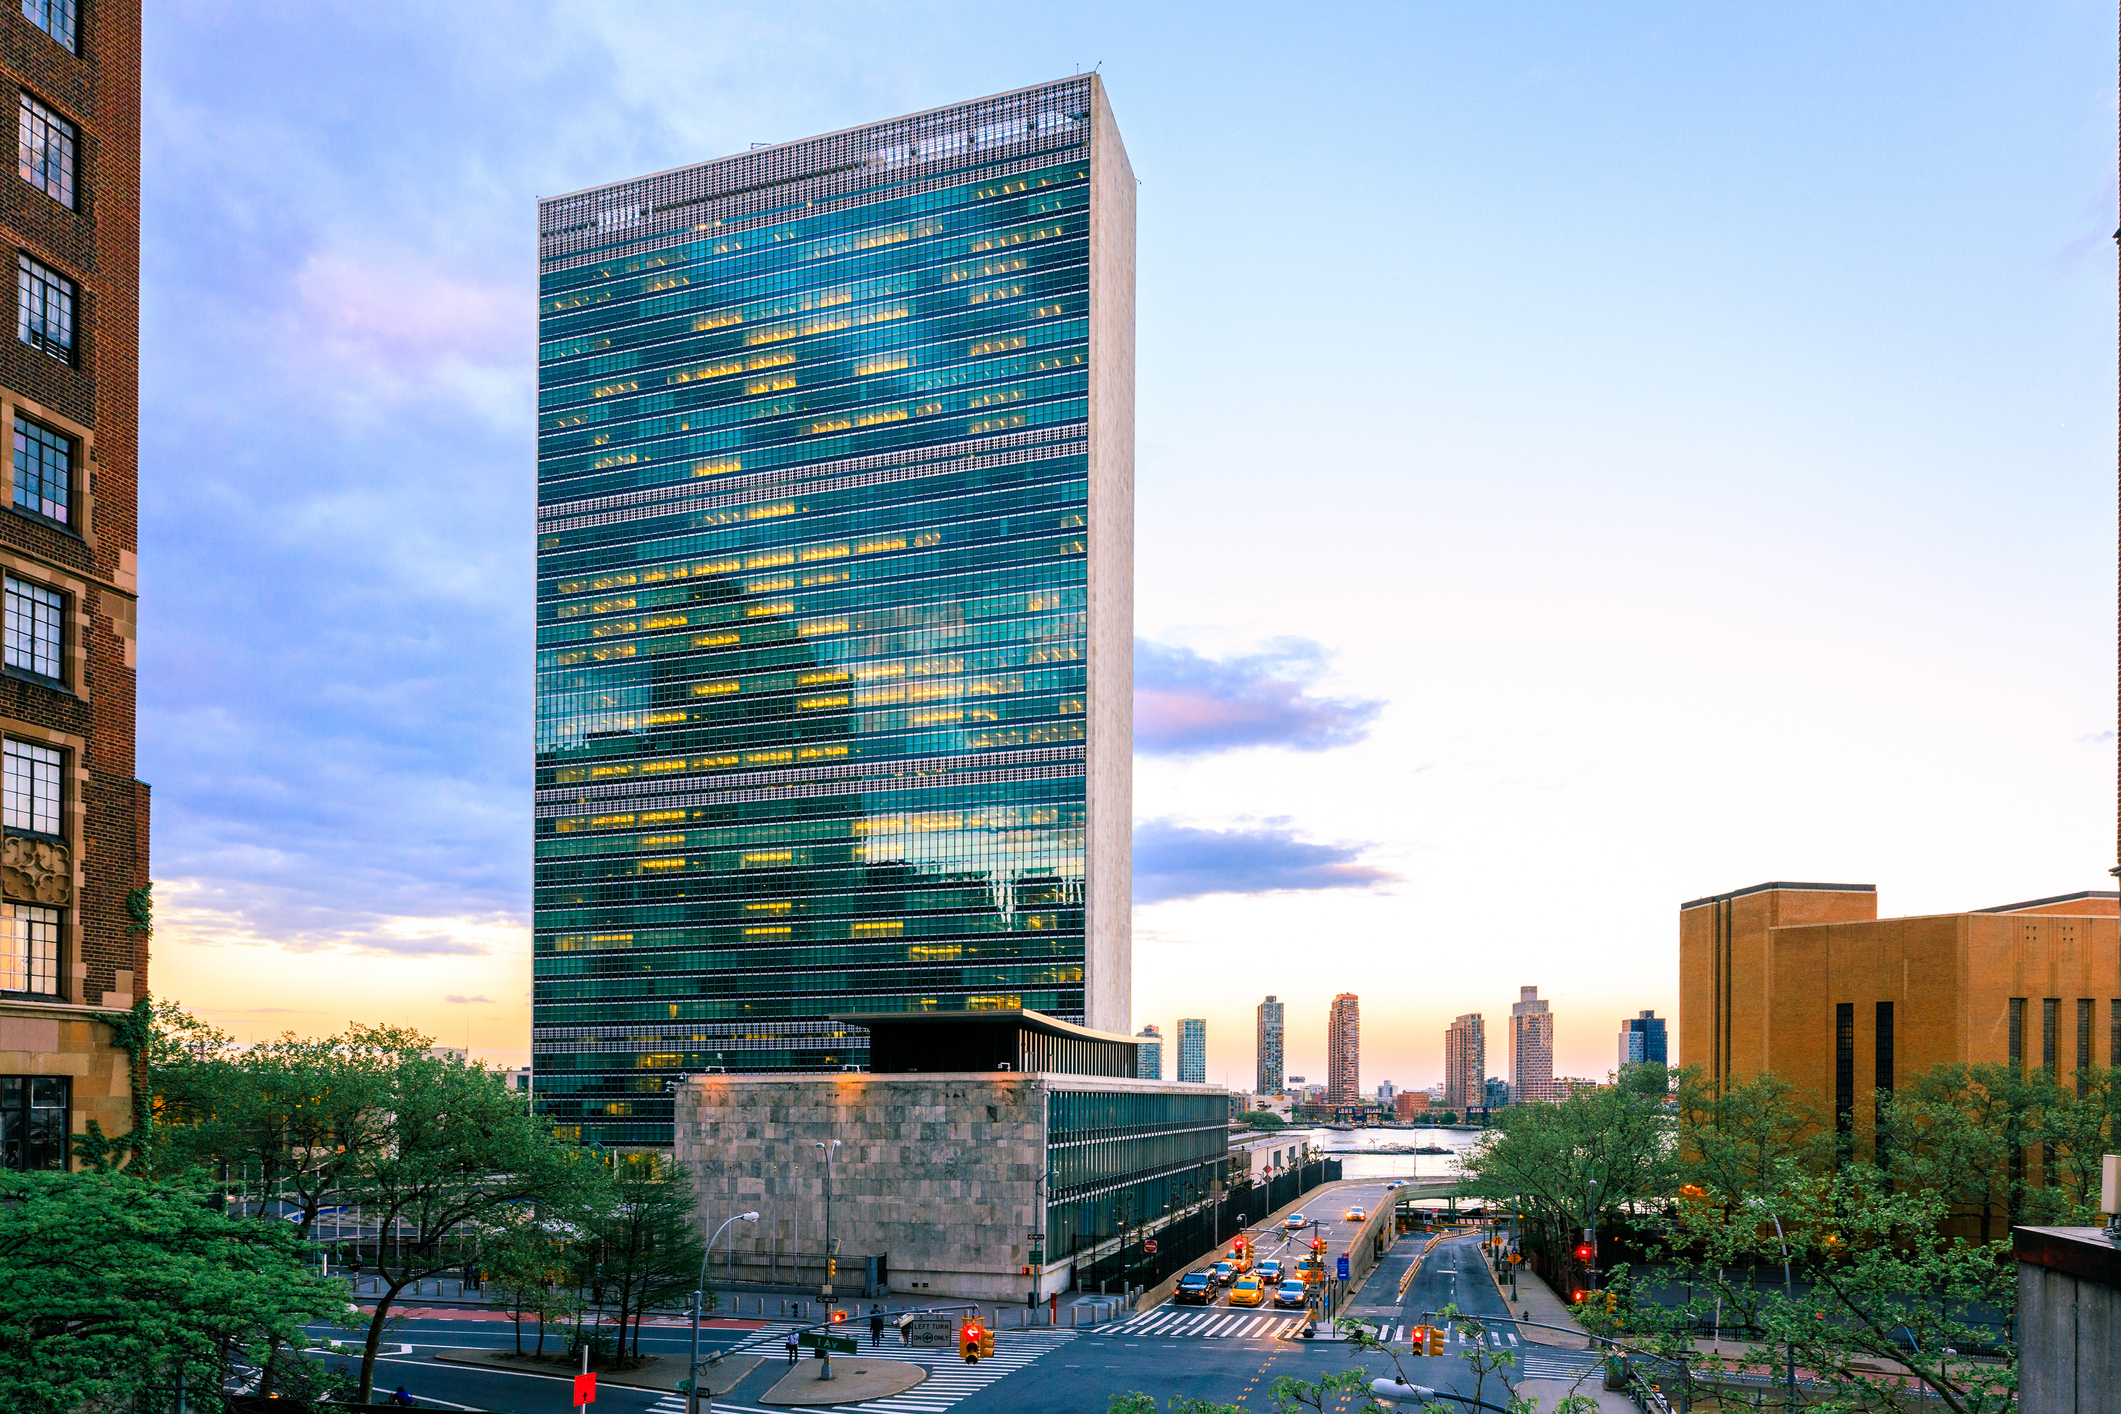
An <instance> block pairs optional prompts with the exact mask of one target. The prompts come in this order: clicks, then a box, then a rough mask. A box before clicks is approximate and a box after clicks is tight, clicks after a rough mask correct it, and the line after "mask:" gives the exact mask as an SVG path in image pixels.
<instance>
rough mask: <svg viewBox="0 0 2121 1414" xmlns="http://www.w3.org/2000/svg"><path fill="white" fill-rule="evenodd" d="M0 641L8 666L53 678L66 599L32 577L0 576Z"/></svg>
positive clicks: (61, 640) (62, 634) (63, 631)
mask: <svg viewBox="0 0 2121 1414" xmlns="http://www.w3.org/2000/svg"><path fill="white" fill-rule="evenodd" d="M0 608H4V611H5V612H4V615H0V641H4V643H5V649H4V655H5V661H6V663H7V666H9V667H10V668H20V669H22V670H23V671H24V672H29V673H36V674H37V675H38V676H40V677H47V678H56V677H59V676H61V673H60V671H59V650H60V648H61V646H62V644H63V643H64V642H65V638H66V600H65V599H64V598H63V597H61V596H60V595H59V594H57V593H55V592H54V591H52V590H49V589H46V588H45V587H44V586H43V585H41V584H38V583H36V582H35V581H33V580H27V579H17V578H15V577H14V576H13V575H7V576H5V578H4V579H0Z"/></svg>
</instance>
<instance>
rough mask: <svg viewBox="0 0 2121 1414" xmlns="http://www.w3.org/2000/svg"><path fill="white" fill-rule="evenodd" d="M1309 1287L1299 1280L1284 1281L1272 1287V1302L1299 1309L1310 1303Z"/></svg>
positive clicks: (1280, 1305)
mask: <svg viewBox="0 0 2121 1414" xmlns="http://www.w3.org/2000/svg"><path fill="white" fill-rule="evenodd" d="M1308 1292H1309V1288H1308V1287H1306V1286H1305V1285H1304V1284H1303V1283H1302V1282H1300V1281H1285V1282H1283V1283H1282V1284H1281V1285H1280V1286H1278V1287H1276V1288H1274V1304H1275V1305H1276V1306H1278V1307H1294V1308H1295V1309H1297V1310H1299V1311H1301V1310H1302V1309H1303V1308H1304V1307H1305V1306H1307V1305H1309V1304H1310V1300H1311V1298H1310V1296H1309V1295H1308V1294H1307V1293H1308Z"/></svg>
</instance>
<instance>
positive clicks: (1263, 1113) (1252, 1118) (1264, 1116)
mask: <svg viewBox="0 0 2121 1414" xmlns="http://www.w3.org/2000/svg"><path fill="white" fill-rule="evenodd" d="M1239 1123H1241V1124H1244V1125H1245V1126H1247V1127H1248V1128H1251V1129H1286V1128H1288V1127H1289V1122H1288V1121H1287V1120H1285V1119H1283V1118H1282V1117H1281V1116H1280V1115H1278V1114H1276V1113H1274V1111H1272V1110H1246V1111H1245V1112H1244V1114H1243V1115H1242V1116H1241V1117H1240V1119H1239Z"/></svg>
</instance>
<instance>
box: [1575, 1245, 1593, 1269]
mask: <svg viewBox="0 0 2121 1414" xmlns="http://www.w3.org/2000/svg"><path fill="white" fill-rule="evenodd" d="M1576 1260H1577V1261H1579V1262H1582V1263H1584V1264H1585V1265H1586V1266H1588V1265H1589V1264H1590V1261H1591V1244H1590V1243H1588V1242H1579V1243H1577V1244H1576Z"/></svg>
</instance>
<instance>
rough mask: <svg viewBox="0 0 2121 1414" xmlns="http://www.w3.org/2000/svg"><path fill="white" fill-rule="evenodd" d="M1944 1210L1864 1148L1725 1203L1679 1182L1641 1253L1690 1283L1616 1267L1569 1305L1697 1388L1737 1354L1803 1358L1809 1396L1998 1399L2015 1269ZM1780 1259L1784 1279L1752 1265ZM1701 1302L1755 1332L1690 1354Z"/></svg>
mask: <svg viewBox="0 0 2121 1414" xmlns="http://www.w3.org/2000/svg"><path fill="white" fill-rule="evenodd" d="M1949 1212H1950V1205H1949V1202H1948V1201H1947V1199H1946V1197H1945V1195H1943V1194H1942V1193H1940V1192H1938V1191H1936V1190H1933V1189H1915V1188H1907V1187H1901V1186H1895V1185H1891V1184H1889V1183H1888V1182H1887V1181H1886V1179H1885V1176H1884V1175H1883V1174H1882V1173H1881V1172H1880V1171H1879V1170H1878V1169H1877V1168H1876V1167H1875V1166H1873V1165H1871V1164H1868V1163H1863V1162H1853V1163H1848V1164H1844V1165H1840V1166H1836V1167H1830V1168H1829V1169H1828V1170H1827V1171H1826V1172H1823V1173H1817V1174H1802V1175H1798V1176H1795V1177H1793V1178H1791V1179H1790V1180H1789V1181H1788V1182H1786V1183H1785V1184H1783V1185H1782V1186H1780V1187H1779V1188H1776V1189H1772V1190H1768V1191H1762V1192H1755V1193H1752V1194H1748V1195H1746V1198H1745V1200H1744V1201H1743V1202H1742V1203H1741V1204H1740V1205H1739V1206H1738V1207H1737V1208H1735V1209H1730V1208H1726V1207H1725V1206H1724V1205H1723V1204H1722V1203H1720V1202H1718V1201H1717V1199H1716V1197H1715V1196H1713V1195H1703V1196H1700V1197H1695V1196H1692V1195H1688V1196H1685V1197H1683V1198H1682V1199H1681V1201H1680V1202H1678V1203H1677V1204H1676V1205H1675V1206H1674V1208H1673V1209H1672V1216H1671V1217H1670V1218H1669V1220H1668V1223H1669V1225H1668V1229H1667V1232H1666V1234H1665V1237H1666V1241H1665V1244H1664V1245H1663V1246H1662V1247H1660V1248H1659V1249H1657V1251H1656V1252H1655V1253H1654V1254H1653V1255H1655V1256H1656V1257H1657V1258H1658V1259H1659V1267H1658V1271H1657V1273H1656V1276H1657V1279H1658V1282H1657V1284H1659V1285H1662V1286H1664V1287H1666V1288H1667V1289H1669V1287H1670V1285H1671V1284H1672V1283H1673V1282H1674V1281H1675V1280H1683V1281H1684V1282H1686V1283H1687V1284H1688V1285H1689V1286H1690V1289H1691V1293H1692V1294H1691V1297H1690V1298H1689V1300H1688V1301H1687V1302H1686V1303H1685V1305H1683V1306H1681V1307H1677V1308H1673V1307H1667V1306H1665V1305H1662V1304H1659V1302H1658V1301H1657V1300H1655V1299H1653V1293H1652V1292H1651V1290H1650V1284H1649V1283H1646V1282H1637V1281H1636V1280H1635V1279H1634V1277H1633V1276H1632V1274H1630V1273H1627V1272H1626V1271H1624V1270H1623V1271H1622V1272H1621V1273H1619V1274H1618V1275H1617V1277H1616V1279H1615V1281H1614V1282H1613V1283H1612V1284H1611V1288H1610V1290H1611V1293H1612V1295H1613V1297H1614V1298H1615V1299H1614V1301H1613V1303H1612V1308H1611V1309H1610V1310H1608V1309H1607V1308H1606V1306H1605V1304H1604V1303H1586V1304H1585V1306H1584V1307H1581V1308H1579V1310H1578V1316H1579V1319H1581V1320H1582V1321H1583V1322H1584V1324H1585V1325H1586V1326H1588V1327H1590V1328H1591V1329H1592V1330H1594V1331H1597V1332H1600V1333H1602V1334H1606V1335H1620V1334H1624V1335H1626V1336H1627V1337H1628V1338H1629V1339H1631V1340H1632V1341H1634V1342H1635V1343H1637V1344H1638V1345H1641V1346H1645V1347H1647V1348H1649V1349H1651V1350H1653V1351H1656V1352H1658V1353H1661V1354H1663V1355H1665V1356H1666V1357H1667V1358H1668V1362H1669V1364H1668V1368H1674V1369H1677V1370H1679V1371H1680V1373H1681V1379H1682V1382H1683V1383H1687V1384H1689V1385H1691V1386H1693V1389H1692V1390H1691V1391H1690V1392H1693V1393H1699V1392H1700V1391H1701V1388H1702V1386H1703V1385H1705V1384H1714V1383H1715V1382H1716V1380H1717V1378H1718V1377H1719V1376H1725V1375H1730V1374H1732V1373H1735V1372H1737V1371H1740V1370H1744V1371H1747V1372H1750V1373H1752V1374H1755V1375H1757V1374H1759V1373H1761V1372H1771V1373H1779V1374H1780V1375H1781V1376H1782V1377H1783V1378H1784V1379H1785V1380H1787V1379H1788V1378H1789V1372H1790V1371H1791V1369H1793V1368H1794V1369H1796V1370H1801V1371H1803V1372H1805V1378H1806V1380H1807V1381H1808V1383H1809V1388H1808V1390H1807V1402H1808V1403H1813V1404H1816V1403H1818V1401H1819V1400H1820V1399H1822V1398H1823V1399H1824V1400H1826V1401H1827V1402H1826V1404H1825V1406H1824V1407H1830V1408H1847V1409H1863V1410H1881V1411H1885V1410H1907V1411H1914V1410H1917V1409H1935V1408H1937V1407H1939V1405H1940V1404H1941V1406H1942V1407H1944V1408H1946V1409H1949V1410H1952V1411H1954V1414H1998V1412H1999V1411H2002V1410H2005V1409H2008V1408H2010V1407H2011V1403H2012V1399H2013V1393H2012V1391H2013V1389H2014V1387H2015V1384H2016V1372H2015V1369H2014V1368H2013V1365H2012V1363H2011V1360H2012V1350H2011V1347H2010V1343H2009V1340H2008V1327H2007V1324H2006V1323H2007V1321H2008V1317H2009V1313H2010V1311H2011V1308H2012V1305H2013V1301H2014V1297H2015V1290H2016V1275H2015V1272H2014V1270H2013V1264H2012V1262H2011V1260H2010V1255H2009V1251H2008V1244H2007V1243H2000V1242H1999V1243H1993V1244H1981V1243H1976V1242H1969V1241H1967V1240H1965V1239H1964V1238H1961V1237H1957V1236H1952V1235H1949V1234H1948V1232H1947V1230H1946V1223H1945V1219H1946V1218H1947V1217H1948V1215H1949ZM1778 1224H1779V1226H1778ZM1785 1261H1787V1262H1788V1265H1789V1274H1790V1275H1789V1285H1788V1287H1787V1289H1785V1288H1784V1287H1783V1286H1781V1285H1770V1286H1768V1287H1766V1288H1764V1289H1763V1288H1761V1287H1758V1286H1756V1285H1755V1284H1754V1283H1753V1282H1752V1281H1751V1280H1749V1279H1748V1278H1749V1274H1750V1273H1751V1272H1753V1271H1755V1270H1757V1269H1761V1268H1765V1269H1768V1270H1774V1269H1777V1268H1780V1267H1781V1266H1782V1264H1783V1263H1784V1262H1785ZM1734 1274H1744V1275H1734ZM1712 1306H1713V1307H1714V1309H1715V1310H1716V1311H1717V1313H1718V1315H1719V1316H1720V1318H1721V1321H1722V1322H1723V1324H1724V1325H1725V1327H1726V1329H1727V1330H1728V1329H1732V1328H1737V1329H1743V1330H1748V1331H1751V1332H1752V1333H1753V1334H1752V1336H1751V1337H1750V1338H1749V1339H1748V1341H1747V1345H1746V1349H1745V1351H1744V1353H1743V1354H1741V1355H1739V1356H1736V1357H1733V1358H1723V1357H1716V1356H1708V1357H1695V1356H1694V1355H1693V1352H1692V1350H1691V1345H1692V1336H1693V1335H1694V1333H1695V1332H1696V1331H1697V1330H1698V1329H1699V1328H1700V1327H1701V1326H1703V1325H1706V1324H1707V1321H1708V1319H1709V1315H1710V1310H1711V1308H1712ZM1999 1318H2000V1322H2001V1323H1999ZM1976 1351H1979V1352H1981V1358H1979V1359H1976V1358H1974V1355H1973V1352H1976ZM1999 1357H2000V1358H1999ZM1718 1397H1719V1398H1721V1399H1723V1400H1724V1401H1725V1403H1726V1404H1727V1405H1728V1404H1729V1403H1731V1402H1732V1401H1733V1400H1734V1399H1737V1398H1739V1397H1740V1396H1739V1395H1737V1394H1735V1393H1733V1392H1731V1391H1729V1390H1719V1391H1718ZM1776 1397H1777V1398H1781V1397H1783V1396H1781V1395H1780V1394H1778V1395H1777V1396H1776Z"/></svg>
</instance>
